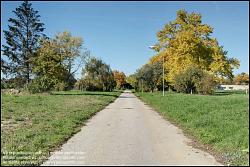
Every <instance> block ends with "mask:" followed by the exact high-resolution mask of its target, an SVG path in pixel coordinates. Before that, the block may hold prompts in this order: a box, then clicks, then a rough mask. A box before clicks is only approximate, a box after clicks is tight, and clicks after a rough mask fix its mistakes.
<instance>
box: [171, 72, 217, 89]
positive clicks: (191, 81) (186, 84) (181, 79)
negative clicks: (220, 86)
mask: <svg viewBox="0 0 250 167" xmlns="http://www.w3.org/2000/svg"><path fill="white" fill-rule="evenodd" d="M215 85H216V82H215V79H214V77H213V76H212V75H210V74H208V73H207V72H206V71H203V70H201V69H199V68H197V67H190V68H188V69H187V70H186V71H184V72H182V73H179V74H178V75H176V76H175V77H174V88H175V89H176V90H177V91H178V92H183V93H191V92H193V93H197V92H198V93H199V94H212V93H213V88H214V86H215Z"/></svg>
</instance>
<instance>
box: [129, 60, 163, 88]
mask: <svg viewBox="0 0 250 167" xmlns="http://www.w3.org/2000/svg"><path fill="white" fill-rule="evenodd" d="M135 78H136V80H137V81H136V84H137V85H136V86H135V87H136V88H138V89H139V90H141V91H151V92H153V91H154V90H155V89H156V88H157V86H159V85H161V84H162V63H161V62H156V63H148V64H145V65H144V66H142V67H141V68H140V69H138V70H137V71H136V73H135ZM133 84H134V83H133Z"/></svg>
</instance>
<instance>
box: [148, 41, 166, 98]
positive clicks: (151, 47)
mask: <svg viewBox="0 0 250 167" xmlns="http://www.w3.org/2000/svg"><path fill="white" fill-rule="evenodd" d="M155 47H156V46H155V45H151V46H149V48H150V49H155ZM158 53H159V52H158ZM164 87H165V86H164V55H163V56H162V96H165V90H164V89H165V88H164Z"/></svg>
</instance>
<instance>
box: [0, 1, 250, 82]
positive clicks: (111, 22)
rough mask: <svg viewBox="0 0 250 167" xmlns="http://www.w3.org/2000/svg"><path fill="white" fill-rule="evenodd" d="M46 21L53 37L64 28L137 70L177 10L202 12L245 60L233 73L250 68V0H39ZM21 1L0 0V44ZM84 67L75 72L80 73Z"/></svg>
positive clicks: (118, 65) (121, 66)
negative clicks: (157, 34) (159, 32)
mask: <svg viewBox="0 0 250 167" xmlns="http://www.w3.org/2000/svg"><path fill="white" fill-rule="evenodd" d="M31 3H32V4H33V5H32V6H33V8H34V9H35V10H38V11H39V14H40V15H41V21H42V22H43V23H44V24H45V28H46V29H45V31H44V33H45V34H46V35H47V36H49V37H54V36H55V34H56V33H59V32H63V31H65V30H67V31H70V32H71V33H72V35H73V36H80V37H82V38H83V40H84V44H83V46H84V47H85V48H87V49H89V50H90V53H91V55H92V56H95V57H98V58H101V59H102V60H103V61H104V62H105V63H107V64H109V65H110V67H111V68H112V69H113V70H115V69H116V70H119V71H123V72H125V74H126V75H130V74H133V73H134V72H135V71H136V69H138V68H140V67H141V66H142V65H144V64H145V63H147V62H148V60H149V59H150V58H151V57H152V56H153V55H155V54H156V53H155V52H154V51H153V50H151V49H149V46H151V45H154V44H155V43H156V42H157V37H156V33H157V32H158V31H159V30H161V29H162V28H163V26H164V24H167V23H168V22H170V21H173V20H174V19H175V18H176V11H177V10H180V9H185V10H187V11H188V12H198V13H200V14H201V15H202V22H203V23H204V24H209V25H210V26H212V27H213V28H214V32H213V34H212V36H213V37H216V38H217V40H218V41H219V44H220V45H222V46H224V49H225V50H226V51H228V54H227V56H228V57H234V58H237V59H239V60H240V64H241V66H240V68H239V69H237V70H234V74H238V73H240V72H247V73H248V71H249V2H246V1H245V2H239V1H235V2H233V1H228V2H226V1H218V2H217V1H211V2H209V1H203V2H197V1H196V2H187V1H185V2H184V1H179V2H178V1H172V2H170V1H166V2H164V1H158V2H155V1H144V2H142V1H140V2H139V1H138V2H136V1H130V2H129V1H127V2H126V1H120V2H118V1H117V2H115V1H106V2H103V1H102V2H100V1H99V2H97V1H96V2H95V1H92V2H90V1H89V2H88V1H86V2H80V1H73V2H72V1H71V2H69V1H62V2H58V1H57V2H56V1H54V2H53V1H52V2H49V1H48V2H42V1H40V2H39V1H34V2H32V1H31ZM20 4H21V2H20V1H19V2H18V1H16V2H11V1H9V2H3V1H1V44H4V43H5V40H4V38H3V33H2V31H3V30H7V27H8V19H9V18H10V17H14V14H13V12H12V11H13V10H14V9H15V8H16V7H18V6H19V5H20ZM80 73H81V70H79V71H78V73H77V74H76V78H79V77H80Z"/></svg>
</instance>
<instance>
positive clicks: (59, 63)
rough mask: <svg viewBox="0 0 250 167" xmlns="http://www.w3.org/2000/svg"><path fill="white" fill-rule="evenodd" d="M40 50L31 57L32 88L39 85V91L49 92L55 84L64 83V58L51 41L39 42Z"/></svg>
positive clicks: (65, 70) (65, 72) (65, 71)
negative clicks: (33, 75) (33, 78)
mask: <svg viewBox="0 0 250 167" xmlns="http://www.w3.org/2000/svg"><path fill="white" fill-rule="evenodd" d="M40 43H41V44H40V48H39V49H38V50H37V52H36V55H35V56H34V57H33V59H32V62H33V73H34V74H36V77H35V80H37V81H34V82H33V83H32V84H34V83H35V85H33V87H35V86H38V85H39V89H38V90H39V91H40V92H42V91H48V90H51V89H52V88H53V87H54V86H55V85H56V84H58V83H62V82H64V78H65V75H66V74H67V69H66V67H65V65H64V64H63V61H64V57H62V56H61V55H60V53H59V49H60V47H59V46H58V44H57V43H56V42H55V41H54V40H53V39H43V40H41V41H40Z"/></svg>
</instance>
